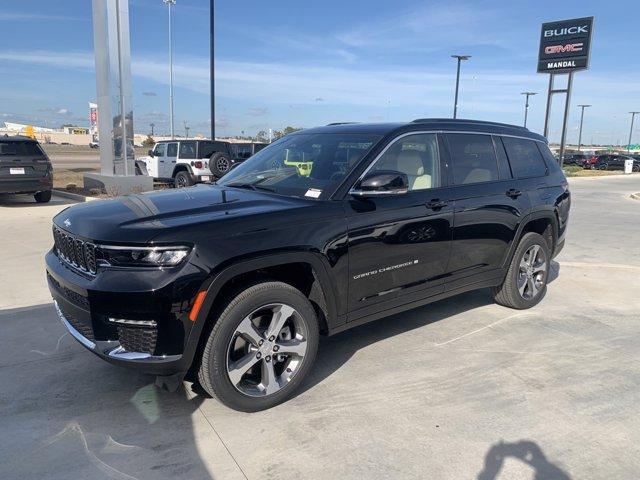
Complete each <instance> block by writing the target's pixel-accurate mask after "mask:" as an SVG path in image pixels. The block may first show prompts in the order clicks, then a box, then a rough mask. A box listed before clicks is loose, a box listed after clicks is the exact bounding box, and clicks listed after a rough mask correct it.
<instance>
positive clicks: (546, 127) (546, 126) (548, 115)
mask: <svg viewBox="0 0 640 480" xmlns="http://www.w3.org/2000/svg"><path fill="white" fill-rule="evenodd" d="M554 83H555V75H554V74H553V73H552V74H550V75H549V89H548V90H547V112H546V113H545V116H544V136H545V137H546V138H547V139H548V138H549V120H550V118H551V97H552V96H553V93H551V92H552V91H553V84H554Z"/></svg>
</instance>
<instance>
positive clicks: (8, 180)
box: [0, 135, 53, 203]
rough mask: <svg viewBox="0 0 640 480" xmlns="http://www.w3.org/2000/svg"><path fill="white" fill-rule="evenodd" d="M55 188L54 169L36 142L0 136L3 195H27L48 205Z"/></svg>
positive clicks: (0, 185)
mask: <svg viewBox="0 0 640 480" xmlns="http://www.w3.org/2000/svg"><path fill="white" fill-rule="evenodd" d="M52 188H53V167H52V166H51V162H50V161H49V157H47V154H46V153H44V151H43V150H42V148H40V145H39V144H38V142H37V141H36V140H34V139H32V138H29V137H22V136H14V137H10V136H8V135H4V136H2V137H0V193H27V194H29V195H33V197H34V198H35V200H36V202H38V203H47V202H48V201H49V200H51V189H52Z"/></svg>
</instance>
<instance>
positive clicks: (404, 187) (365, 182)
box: [350, 170, 409, 197]
mask: <svg viewBox="0 0 640 480" xmlns="http://www.w3.org/2000/svg"><path fill="white" fill-rule="evenodd" d="M408 191H409V179H408V177H407V174H406V173H402V172H397V171H395V170H379V171H377V172H371V173H368V174H367V175H365V177H364V178H363V179H362V180H361V181H360V182H358V183H357V184H356V185H355V187H354V188H353V189H352V190H351V192H350V193H351V195H356V196H359V197H377V196H380V195H403V194H405V193H407V192H408Z"/></svg>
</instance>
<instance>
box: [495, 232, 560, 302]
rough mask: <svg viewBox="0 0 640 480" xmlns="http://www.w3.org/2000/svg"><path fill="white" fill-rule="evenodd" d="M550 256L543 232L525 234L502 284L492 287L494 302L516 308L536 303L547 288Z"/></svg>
mask: <svg viewBox="0 0 640 480" xmlns="http://www.w3.org/2000/svg"><path fill="white" fill-rule="evenodd" d="M550 261H551V255H550V254H549V246H548V245H547V242H546V240H545V239H544V237H543V236H542V235H539V234H537V233H527V234H525V235H524V236H523V237H522V239H521V240H520V243H519V244H518V248H516V251H515V253H514V255H513V258H512V259H511V264H510V265H509V270H508V271H507V275H506V277H505V279H504V282H502V285H500V286H498V287H494V288H493V290H492V293H493V296H494V299H495V301H496V303H499V304H500V305H504V306H505V307H510V308H516V309H519V310H522V309H525V308H531V307H533V306H534V305H536V304H537V303H538V302H539V301H540V300H542V297H544V295H545V293H546V290H547V278H548V276H549V265H550Z"/></svg>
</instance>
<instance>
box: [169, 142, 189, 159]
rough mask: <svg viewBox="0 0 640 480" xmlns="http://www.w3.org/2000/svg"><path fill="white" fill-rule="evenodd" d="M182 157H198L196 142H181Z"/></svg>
mask: <svg viewBox="0 0 640 480" xmlns="http://www.w3.org/2000/svg"><path fill="white" fill-rule="evenodd" d="M172 145H173V144H172ZM169 156H173V155H169ZM180 158H196V145H195V143H192V142H180Z"/></svg>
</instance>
